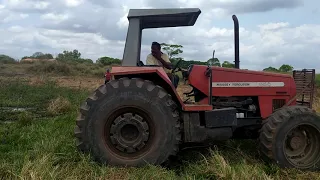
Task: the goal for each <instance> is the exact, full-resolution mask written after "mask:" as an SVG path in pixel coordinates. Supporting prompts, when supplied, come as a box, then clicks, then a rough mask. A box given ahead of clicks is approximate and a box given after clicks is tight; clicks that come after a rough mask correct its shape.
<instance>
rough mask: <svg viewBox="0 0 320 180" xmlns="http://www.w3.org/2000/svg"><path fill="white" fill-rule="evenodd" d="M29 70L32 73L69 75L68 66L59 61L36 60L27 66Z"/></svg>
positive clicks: (70, 72) (69, 69)
mask: <svg viewBox="0 0 320 180" xmlns="http://www.w3.org/2000/svg"><path fill="white" fill-rule="evenodd" d="M28 71H29V72H34V73H54V74H57V75H71V74H72V70H71V68H70V66H68V65H67V64H65V63H60V62H37V63H34V65H33V66H31V67H29V68H28Z"/></svg>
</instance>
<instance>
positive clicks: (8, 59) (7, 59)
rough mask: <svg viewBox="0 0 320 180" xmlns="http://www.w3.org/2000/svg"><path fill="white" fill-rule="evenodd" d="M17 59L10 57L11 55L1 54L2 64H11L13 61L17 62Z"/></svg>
mask: <svg viewBox="0 0 320 180" xmlns="http://www.w3.org/2000/svg"><path fill="white" fill-rule="evenodd" d="M15 62H16V61H15V60H14V59H13V58H12V57H10V56H7V55H4V54H0V64H1V63H2V64H11V63H15Z"/></svg>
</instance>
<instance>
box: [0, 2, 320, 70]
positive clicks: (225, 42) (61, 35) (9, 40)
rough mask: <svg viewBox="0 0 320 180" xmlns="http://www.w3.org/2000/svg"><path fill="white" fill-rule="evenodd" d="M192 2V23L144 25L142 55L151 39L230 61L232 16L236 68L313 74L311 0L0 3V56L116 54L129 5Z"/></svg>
mask: <svg viewBox="0 0 320 180" xmlns="http://www.w3.org/2000/svg"><path fill="white" fill-rule="evenodd" d="M178 7H196V8H200V9H201V10H202V13H201V15H200V16H199V19H198V22H197V23H196V24H195V26H194V27H188V28H169V29H153V30H146V31H144V34H143V39H142V40H143V46H142V50H141V58H142V59H141V60H142V61H145V57H146V56H147V54H148V53H149V52H150V43H151V42H152V41H159V42H166V43H177V44H181V45H183V46H184V48H183V50H184V53H183V54H182V55H181V56H182V57H183V58H185V59H186V60H190V59H195V60H202V61H205V60H207V59H209V58H210V56H211V54H212V50H213V49H215V50H216V57H218V58H219V59H220V60H221V61H224V60H228V61H233V59H234V57H233V56H234V54H233V53H234V49H233V21H232V18H231V16H232V14H236V15H237V16H238V19H239V23H240V27H241V30H240V43H241V46H240V61H241V67H242V68H248V69H254V70H261V69H263V68H265V67H268V66H275V67H279V66H280V65H281V64H284V63H287V64H291V65H293V66H294V67H295V68H297V69H299V68H316V69H317V70H319V71H320V63H319V62H320V61H319V60H320V57H319V55H318V51H319V49H320V33H319V32H320V20H319V19H318V18H317V17H320V9H319V7H320V1H315V0H313V1H312V0H305V1H303V0H242V1H241V0H171V1H154V0H122V1H119V0H51V1H48V0H0V36H1V39H2V40H3V43H2V44H0V54H7V55H10V56H12V57H15V58H21V57H23V56H28V55H32V54H33V53H34V52H37V51H40V52H44V53H52V54H57V53H59V52H62V51H63V50H73V49H78V50H79V51H80V52H81V53H82V56H83V57H86V58H92V59H93V60H96V59H97V58H99V57H101V56H111V57H117V58H121V57H122V53H123V47H124V40H125V35H126V30H127V23H128V21H127V19H126V15H127V12H128V9H130V8H178Z"/></svg>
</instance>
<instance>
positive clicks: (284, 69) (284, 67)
mask: <svg viewBox="0 0 320 180" xmlns="http://www.w3.org/2000/svg"><path fill="white" fill-rule="evenodd" d="M279 71H281V72H291V71H293V67H292V66H290V65H288V64H283V65H282V66H280V68H279Z"/></svg>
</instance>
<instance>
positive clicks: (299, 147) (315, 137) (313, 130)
mask: <svg viewBox="0 0 320 180" xmlns="http://www.w3.org/2000/svg"><path fill="white" fill-rule="evenodd" d="M319 137H320V130H319V129H318V128H317V127H315V126H314V125H311V124H301V125H298V126H296V127H295V128H293V129H291V130H290V131H289V132H288V133H287V135H286V139H285V141H284V143H283V146H284V149H285V155H286V159H287V160H288V161H289V162H290V163H291V164H292V165H293V166H295V167H298V168H302V169H304V168H309V167H310V166H314V165H315V164H316V163H317V162H318V161H319V158H320V153H319V152H320V142H319Z"/></svg>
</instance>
